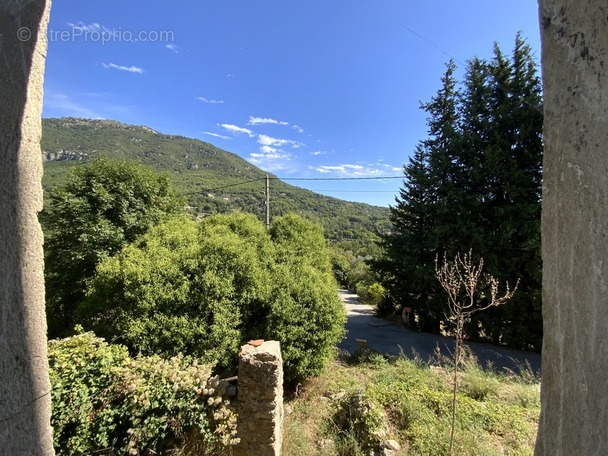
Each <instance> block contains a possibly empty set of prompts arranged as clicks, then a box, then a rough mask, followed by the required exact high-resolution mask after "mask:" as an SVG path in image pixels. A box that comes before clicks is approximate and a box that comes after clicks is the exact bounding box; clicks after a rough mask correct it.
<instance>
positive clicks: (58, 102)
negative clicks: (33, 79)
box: [44, 90, 104, 119]
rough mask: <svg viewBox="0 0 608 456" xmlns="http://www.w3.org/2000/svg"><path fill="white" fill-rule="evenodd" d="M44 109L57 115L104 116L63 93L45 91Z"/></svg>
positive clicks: (101, 117)
mask: <svg viewBox="0 0 608 456" xmlns="http://www.w3.org/2000/svg"><path fill="white" fill-rule="evenodd" d="M44 109H45V111H47V112H50V113H52V116H56V117H65V116H69V117H84V118H87V119H103V118H104V116H102V115H101V114H99V113H97V112H95V111H93V110H92V109H90V108H89V107H87V106H84V105H83V104H81V103H78V102H76V101H74V100H72V99H71V98H70V97H69V96H68V95H65V94H63V93H52V92H50V91H48V90H47V91H45V94H44Z"/></svg>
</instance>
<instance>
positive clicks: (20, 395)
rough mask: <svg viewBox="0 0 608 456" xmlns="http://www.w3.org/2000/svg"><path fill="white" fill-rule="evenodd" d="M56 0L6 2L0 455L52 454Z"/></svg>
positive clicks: (1, 11)
mask: <svg viewBox="0 0 608 456" xmlns="http://www.w3.org/2000/svg"><path fill="white" fill-rule="evenodd" d="M49 8H50V2H49V1H45V0H1V1H0V163H1V164H0V214H1V215H0V454H1V455H28V456H30V455H33V456H36V455H51V454H53V444H52V432H51V427H50V412H51V404H50V401H51V398H50V394H49V391H50V385H49V377H48V362H47V348H46V318H45V312H44V277H43V270H44V265H43V254H42V231H41V229H40V225H39V224H38V218H37V214H38V212H39V211H40V210H41V209H42V185H41V178H42V160H41V152H40V135H41V121H40V115H41V111H42V81H43V75H44V59H45V55H46V48H47V42H46V30H47V24H48V19H49V17H48V15H49Z"/></svg>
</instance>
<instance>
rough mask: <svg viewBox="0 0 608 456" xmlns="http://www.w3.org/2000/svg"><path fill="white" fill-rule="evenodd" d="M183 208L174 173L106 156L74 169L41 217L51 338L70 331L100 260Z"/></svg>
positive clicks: (55, 191)
mask: <svg viewBox="0 0 608 456" xmlns="http://www.w3.org/2000/svg"><path fill="white" fill-rule="evenodd" d="M182 208H183V204H182V203H181V202H180V200H179V199H178V198H176V197H175V195H174V192H173V188H172V185H171V181H170V177H169V176H167V175H164V174H160V173H158V172H156V171H153V170H151V169H149V168H146V167H145V166H143V165H140V164H138V163H136V162H128V161H123V160H115V159H106V158H102V159H98V160H96V161H94V162H91V163H88V164H86V165H83V166H78V167H75V168H73V170H72V171H71V172H70V174H69V175H68V178H67V181H66V182H65V183H64V184H63V185H60V186H57V187H55V188H54V189H53V190H52V191H51V192H50V195H49V204H48V207H46V208H45V210H44V211H43V212H42V213H41V215H40V221H41V223H42V227H43V228H44V234H45V245H44V253H45V279H46V294H47V317H48V323H49V334H50V336H51V337H57V336H60V335H66V333H69V331H71V330H72V328H73V325H74V320H73V317H74V311H75V309H76V307H77V306H78V304H79V303H80V302H82V300H83V299H84V297H85V290H86V287H87V283H88V281H89V280H90V279H91V278H92V277H93V275H94V274H95V268H96V267H97V265H98V264H99V263H100V262H102V261H103V260H104V259H105V258H107V257H109V256H112V255H115V254H116V253H118V252H119V251H120V250H121V249H122V248H123V247H124V246H125V245H127V244H129V243H131V242H133V241H134V240H135V239H136V238H137V237H139V236H140V235H142V234H143V233H145V232H146V231H147V230H148V229H149V228H150V227H151V226H153V225H155V224H157V223H159V222H160V221H161V220H164V219H165V218H166V217H167V216H168V215H169V214H174V213H176V212H178V211H181V210H182Z"/></svg>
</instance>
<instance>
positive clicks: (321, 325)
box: [77, 213, 346, 382]
mask: <svg viewBox="0 0 608 456" xmlns="http://www.w3.org/2000/svg"><path fill="white" fill-rule="evenodd" d="M336 288H337V286H336V283H335V281H334V279H333V276H332V272H331V262H330V257H329V253H328V250H327V246H326V244H325V239H324V238H323V231H322V229H321V228H320V227H318V226H317V225H315V224H313V223H311V222H308V221H306V220H304V219H302V218H300V217H298V216H295V215H290V216H286V217H281V218H277V219H276V220H275V222H274V224H273V226H272V227H271V230H270V231H267V230H266V229H265V227H264V225H263V224H262V222H260V221H259V220H258V219H257V218H256V217H255V216H253V215H248V214H242V213H234V214H228V215H219V216H214V217H209V218H206V219H204V220H203V221H202V222H194V221H192V220H189V219H187V218H186V217H178V218H174V219H172V220H169V221H167V222H165V223H163V224H161V225H158V226H156V227H154V228H152V229H151V230H150V231H149V232H148V233H147V234H145V235H143V236H142V237H140V238H139V239H138V240H137V241H136V242H134V243H133V244H131V245H129V246H127V247H126V248H125V249H123V251H122V252H120V253H119V254H118V255H116V256H114V257H112V258H109V259H107V260H106V261H104V262H103V263H101V264H100V265H99V267H98V269H97V274H96V275H95V277H94V278H93V280H92V282H91V286H90V288H89V292H88V296H87V299H86V300H85V301H84V303H83V304H82V305H81V306H80V307H79V308H78V311H77V317H78V320H79V322H81V324H82V325H83V326H84V327H85V328H87V329H92V330H94V331H95V333H96V334H98V335H99V336H102V337H105V338H107V339H108V340H117V341H119V342H120V343H124V344H125V345H126V346H127V347H129V349H130V350H132V351H133V352H138V353H142V354H145V355H150V354H155V353H157V354H162V356H172V355H176V354H178V353H184V354H188V355H194V356H197V357H200V358H202V359H203V360H204V361H205V362H208V363H213V364H215V365H216V368H217V370H218V371H228V370H232V369H234V367H235V361H236V355H237V352H238V348H239V346H240V345H241V344H243V343H244V342H246V341H247V340H249V339H257V338H264V339H266V340H278V341H279V342H280V343H281V348H282V351H283V359H284V362H285V378H286V380H287V381H288V382H295V381H300V380H302V379H304V378H305V377H307V376H311V375H316V374H318V373H319V372H320V370H321V368H322V367H323V366H324V365H325V363H326V362H327V361H329V360H330V359H331V357H332V355H333V354H334V352H335V346H336V345H337V344H338V342H339V341H340V340H341V339H342V336H343V332H344V329H343V328H344V322H345V318H346V317H345V312H344V307H343V305H342V303H341V302H340V300H339V299H338V297H337V293H336Z"/></svg>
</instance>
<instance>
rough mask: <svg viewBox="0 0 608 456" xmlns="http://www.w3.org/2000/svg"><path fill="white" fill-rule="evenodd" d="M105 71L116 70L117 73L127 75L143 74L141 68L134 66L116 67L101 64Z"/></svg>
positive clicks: (112, 64)
mask: <svg viewBox="0 0 608 456" xmlns="http://www.w3.org/2000/svg"><path fill="white" fill-rule="evenodd" d="M101 65H102V66H103V67H104V68H105V69H107V70H110V69H111V70H118V71H126V72H128V73H137V74H142V73H143V72H144V70H143V68H139V67H136V66H130V67H128V66H123V65H116V64H115V63H102V64H101Z"/></svg>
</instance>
